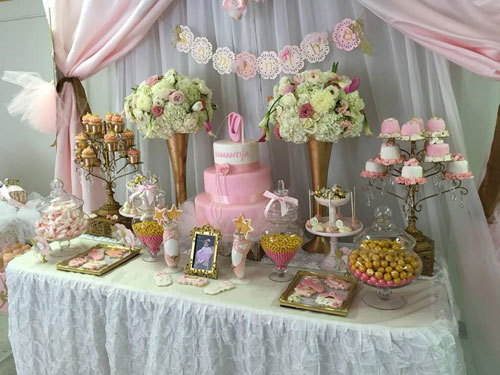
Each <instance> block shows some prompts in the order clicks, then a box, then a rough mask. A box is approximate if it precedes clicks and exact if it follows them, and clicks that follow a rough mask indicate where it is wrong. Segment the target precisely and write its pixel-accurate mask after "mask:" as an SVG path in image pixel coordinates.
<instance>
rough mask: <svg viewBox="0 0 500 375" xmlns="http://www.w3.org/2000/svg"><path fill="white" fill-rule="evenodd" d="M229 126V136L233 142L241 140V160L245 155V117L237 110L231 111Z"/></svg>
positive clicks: (228, 118)
mask: <svg viewBox="0 0 500 375" xmlns="http://www.w3.org/2000/svg"><path fill="white" fill-rule="evenodd" d="M227 127H228V129H229V137H230V138H231V140H232V141H233V142H240V141H241V160H243V158H244V157H245V124H244V123H243V117H242V116H241V115H240V114H239V113H236V112H231V113H230V114H229V115H227Z"/></svg>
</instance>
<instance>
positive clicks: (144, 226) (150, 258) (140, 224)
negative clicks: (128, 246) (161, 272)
mask: <svg viewBox="0 0 500 375" xmlns="http://www.w3.org/2000/svg"><path fill="white" fill-rule="evenodd" d="M132 230H133V231H134V233H135V235H136V236H137V238H139V240H140V241H141V242H142V244H143V245H144V246H145V247H146V249H147V250H148V253H147V254H145V255H144V256H143V257H142V260H144V261H145V262H158V260H160V257H158V254H159V252H160V246H161V244H162V243H163V228H162V227H161V226H160V225H159V224H158V222H156V221H155V220H153V219H152V217H149V218H144V219H142V218H134V219H133V220H132Z"/></svg>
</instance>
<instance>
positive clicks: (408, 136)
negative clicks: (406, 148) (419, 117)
mask: <svg viewBox="0 0 500 375" xmlns="http://www.w3.org/2000/svg"><path fill="white" fill-rule="evenodd" d="M424 139H425V137H424V136H423V135H422V128H421V127H420V124H419V123H418V122H417V121H414V120H410V121H408V122H407V123H405V124H403V126H402V127H401V140H402V141H422V140H424Z"/></svg>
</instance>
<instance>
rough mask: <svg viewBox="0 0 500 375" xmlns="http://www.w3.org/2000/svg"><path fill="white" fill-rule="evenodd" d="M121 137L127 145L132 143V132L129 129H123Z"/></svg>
mask: <svg viewBox="0 0 500 375" xmlns="http://www.w3.org/2000/svg"><path fill="white" fill-rule="evenodd" d="M122 139H123V140H124V141H125V145H126V146H127V147H130V146H133V145H134V132H133V131H132V130H130V129H125V131H124V132H123V133H122Z"/></svg>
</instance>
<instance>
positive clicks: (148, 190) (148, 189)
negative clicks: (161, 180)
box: [128, 185, 156, 205]
mask: <svg viewBox="0 0 500 375" xmlns="http://www.w3.org/2000/svg"><path fill="white" fill-rule="evenodd" d="M154 188H156V185H139V187H138V188H137V190H136V191H134V192H133V193H132V194H131V195H130V197H129V198H128V200H129V202H130V203H132V201H133V200H134V198H135V197H136V196H138V195H139V194H141V193H142V192H145V195H146V199H147V200H148V203H149V204H150V205H151V204H153V201H154V199H155V193H154V191H153V190H154Z"/></svg>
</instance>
